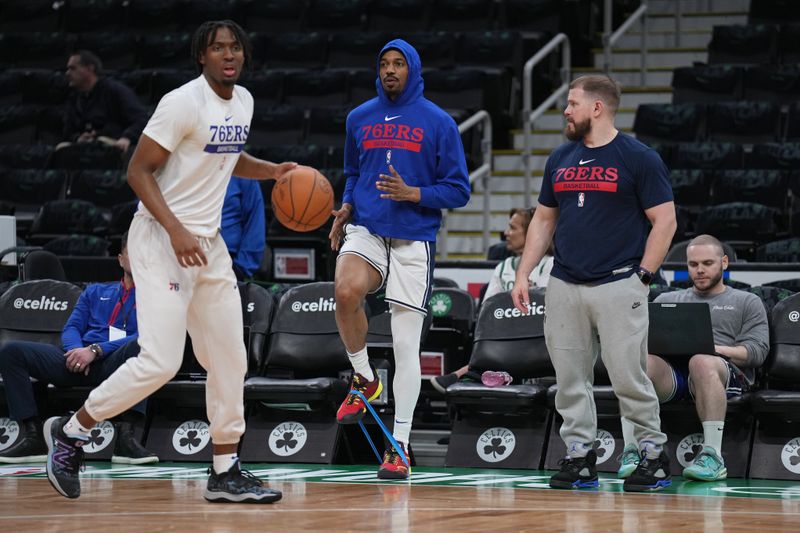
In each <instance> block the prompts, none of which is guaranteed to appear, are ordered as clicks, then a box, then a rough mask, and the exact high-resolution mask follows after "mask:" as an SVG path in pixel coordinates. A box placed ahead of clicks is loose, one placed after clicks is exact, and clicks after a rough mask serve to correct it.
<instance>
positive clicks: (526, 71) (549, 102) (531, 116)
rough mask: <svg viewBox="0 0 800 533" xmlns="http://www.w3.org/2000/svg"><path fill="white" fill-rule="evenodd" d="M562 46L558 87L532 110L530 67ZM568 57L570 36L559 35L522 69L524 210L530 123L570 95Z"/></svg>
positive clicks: (527, 198)
mask: <svg viewBox="0 0 800 533" xmlns="http://www.w3.org/2000/svg"><path fill="white" fill-rule="evenodd" d="M559 46H560V47H561V85H560V86H559V87H558V88H557V89H556V90H555V91H554V92H553V94H551V95H550V96H549V97H548V98H547V99H546V100H545V101H544V102H542V103H541V104H539V107H537V108H536V109H534V110H533V111H531V106H532V105H533V103H532V102H531V100H532V99H533V95H532V93H533V88H532V84H533V78H532V75H533V67H534V66H536V65H537V64H538V63H539V62H540V61H542V59H544V58H545V57H547V56H548V55H550V53H551V52H553V51H554V50H555V49H556V48H557V47H559ZM571 65H572V63H571V56H570V44H569V37H567V35H566V34H564V33H559V34H558V35H556V36H555V37H553V38H552V39H550V42H548V43H547V44H546V45H544V46H543V47H542V48H541V49H540V50H539V51H538V52H536V53H535V54H534V55H533V57H531V58H530V59H528V61H526V62H525V68H523V69H522V128H523V131H524V135H523V142H524V145H523V149H522V168H523V193H524V195H525V197H524V199H523V201H524V202H525V207H530V206H531V204H532V202H531V178H532V172H531V155H532V154H531V152H532V150H533V147H532V146H531V145H532V143H533V139H532V137H531V132H532V130H533V123H534V121H536V119H538V118H539V117H540V116H542V115H543V114H544V112H545V111H547V110H548V109H550V108H551V107H552V106H553V104H555V103H556V102H557V101H558V100H559V99H561V98H562V97H564V96H565V95H566V94H567V93H568V92H569V83H570V76H571V69H572V67H571Z"/></svg>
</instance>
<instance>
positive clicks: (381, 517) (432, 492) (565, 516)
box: [0, 463, 800, 533]
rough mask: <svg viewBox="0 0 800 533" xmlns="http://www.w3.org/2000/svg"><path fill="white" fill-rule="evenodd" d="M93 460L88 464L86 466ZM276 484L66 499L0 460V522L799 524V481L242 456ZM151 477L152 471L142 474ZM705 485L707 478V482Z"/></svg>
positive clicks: (574, 526)
mask: <svg viewBox="0 0 800 533" xmlns="http://www.w3.org/2000/svg"><path fill="white" fill-rule="evenodd" d="M93 467H94V468H93ZM250 468H252V469H253V471H254V472H255V473H257V474H258V475H259V476H262V477H264V478H267V477H269V478H270V485H271V486H273V487H276V488H279V489H281V490H282V491H283V493H284V498H283V500H282V501H281V502H279V503H276V504H272V505H236V504H222V505H220V504H210V503H207V502H205V500H203V498H202V494H203V490H204V488H205V469H204V467H201V466H200V465H175V464H172V465H161V466H159V467H126V468H118V467H115V468H113V469H112V468H109V467H108V465H102V464H100V463H95V464H93V465H91V466H90V467H89V468H88V469H87V472H86V475H85V476H84V478H83V495H82V496H81V497H80V498H79V499H77V500H67V499H65V498H63V497H61V496H60V495H58V494H56V492H55V491H54V490H53V489H52V488H51V487H50V484H49V483H48V481H47V480H46V479H44V478H43V477H42V467H41V466H40V465H32V466H30V467H22V468H15V467H3V468H1V469H0V527H2V528H3V529H4V530H6V531H75V532H77V531H81V532H86V531H90V530H91V531H101V530H109V529H112V530H113V531H114V532H115V533H116V532H121V531H134V530H137V531H141V532H142V533H144V532H146V531H163V530H172V531H187V530H190V529H194V530H196V531H198V532H199V531H214V532H216V531H232V530H239V531H241V532H244V531H251V530H252V531H255V530H259V531H304V530H306V531H337V532H338V531H372V532H380V531H384V530H385V531H407V530H414V531H450V532H458V533H462V532H467V531H481V532H484V531H485V532H488V531H547V532H550V531H576V532H577V531H580V532H587V531H623V532H630V533H638V532H647V533H651V532H658V531H670V532H674V531H702V532H723V531H724V532H738V531H747V532H753V531H758V530H761V531H764V532H766V531H794V532H796V531H798V530H800V482H798V483H792V482H786V481H783V482H780V481H749V482H748V481H744V480H731V481H728V482H723V483H715V484H701V485H700V486H698V484H697V483H690V482H685V481H683V480H681V479H680V478H677V479H676V481H675V484H674V485H675V486H674V487H673V488H670V489H669V492H665V493H658V494H623V493H621V492H619V489H620V486H619V484H618V483H617V481H616V480H614V479H613V478H610V477H606V478H603V480H602V483H601V489H599V490H589V491H580V492H577V491H556V490H551V489H547V488H544V487H545V486H546V480H547V478H546V476H547V473H546V472H524V471H509V470H505V471H502V470H495V471H487V470H478V469H474V470H473V469H444V468H436V469H434V468H424V469H423V468H419V469H415V471H414V478H415V480H414V482H413V483H407V482H388V483H387V482H378V481H377V480H375V479H374V477H373V476H374V471H375V470H374V468H372V467H342V466H319V465H250ZM152 478H157V479H152ZM712 485H713V486H712Z"/></svg>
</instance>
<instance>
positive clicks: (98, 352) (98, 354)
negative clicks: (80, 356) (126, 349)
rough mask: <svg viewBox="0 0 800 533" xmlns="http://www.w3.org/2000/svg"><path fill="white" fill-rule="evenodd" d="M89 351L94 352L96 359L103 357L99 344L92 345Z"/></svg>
mask: <svg viewBox="0 0 800 533" xmlns="http://www.w3.org/2000/svg"><path fill="white" fill-rule="evenodd" d="M89 349H90V350H91V351H92V353H93V354H94V356H95V357H103V349H102V348H101V347H100V345H99V344H90V345H89Z"/></svg>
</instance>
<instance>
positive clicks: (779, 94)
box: [742, 64, 800, 105]
mask: <svg viewBox="0 0 800 533" xmlns="http://www.w3.org/2000/svg"><path fill="white" fill-rule="evenodd" d="M742 86H743V91H742V97H743V98H744V99H745V100H762V101H769V102H773V103H776V104H784V105H785V104H790V103H792V102H794V101H796V100H797V99H798V98H800V65H797V64H791V65H754V66H751V67H747V69H746V70H745V71H744V75H743V82H742Z"/></svg>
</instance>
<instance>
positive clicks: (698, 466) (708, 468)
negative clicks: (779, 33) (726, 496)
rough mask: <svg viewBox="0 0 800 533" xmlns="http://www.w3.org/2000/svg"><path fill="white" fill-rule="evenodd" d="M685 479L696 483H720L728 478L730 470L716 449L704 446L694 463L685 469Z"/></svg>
mask: <svg viewBox="0 0 800 533" xmlns="http://www.w3.org/2000/svg"><path fill="white" fill-rule="evenodd" d="M683 477H685V478H686V479H693V480H695V481H720V480H722V479H725V478H727V477H728V469H727V468H725V461H724V460H723V459H722V457H720V456H719V455H717V451H716V450H715V449H714V448H712V447H710V446H703V451H702V452H700V453H699V454H697V457H696V458H695V460H694V463H693V464H692V465H691V466H687V467H686V468H684V469H683Z"/></svg>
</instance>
